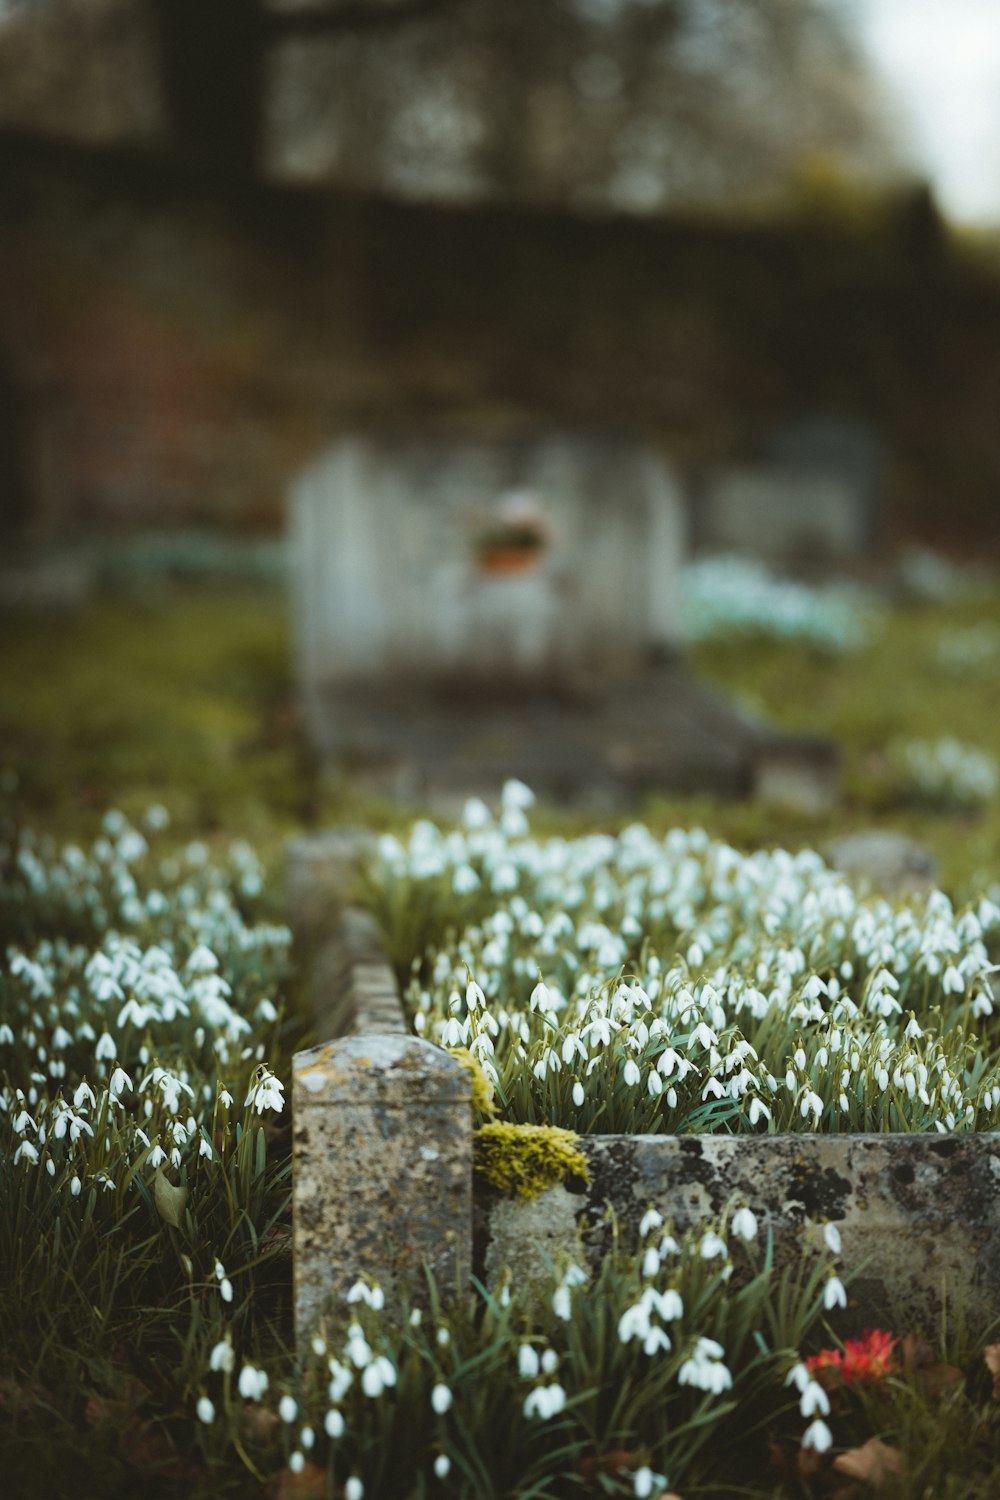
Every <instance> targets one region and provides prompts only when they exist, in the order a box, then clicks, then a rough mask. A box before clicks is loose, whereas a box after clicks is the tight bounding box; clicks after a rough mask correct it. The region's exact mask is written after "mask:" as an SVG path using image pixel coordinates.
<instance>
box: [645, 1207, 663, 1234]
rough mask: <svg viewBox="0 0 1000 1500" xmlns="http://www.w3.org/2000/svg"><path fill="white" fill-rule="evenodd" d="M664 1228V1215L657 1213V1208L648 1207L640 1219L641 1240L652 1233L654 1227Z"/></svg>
mask: <svg viewBox="0 0 1000 1500" xmlns="http://www.w3.org/2000/svg"><path fill="white" fill-rule="evenodd" d="M662 1228H663V1215H662V1214H659V1213H657V1211H656V1209H655V1208H647V1210H646V1212H645V1213H644V1214H643V1216H642V1218H641V1219H640V1220H639V1238H640V1239H641V1240H644V1239H645V1238H646V1236H647V1234H651V1233H652V1231H653V1230H654V1229H662Z"/></svg>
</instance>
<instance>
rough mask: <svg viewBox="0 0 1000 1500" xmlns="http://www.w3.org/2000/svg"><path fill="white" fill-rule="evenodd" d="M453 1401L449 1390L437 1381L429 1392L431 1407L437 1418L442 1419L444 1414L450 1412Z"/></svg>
mask: <svg viewBox="0 0 1000 1500" xmlns="http://www.w3.org/2000/svg"><path fill="white" fill-rule="evenodd" d="M453 1399H454V1398H453V1396H452V1394H451V1390H450V1388H449V1387H448V1386H446V1385H444V1384H443V1382H441V1381H438V1383H437V1385H436V1386H435V1387H434V1389H433V1390H432V1391H431V1406H432V1408H433V1409H434V1411H435V1412H436V1413H437V1415H438V1416H439V1417H443V1416H444V1414H445V1412H446V1411H449V1410H450V1408H451V1403H452V1401H453Z"/></svg>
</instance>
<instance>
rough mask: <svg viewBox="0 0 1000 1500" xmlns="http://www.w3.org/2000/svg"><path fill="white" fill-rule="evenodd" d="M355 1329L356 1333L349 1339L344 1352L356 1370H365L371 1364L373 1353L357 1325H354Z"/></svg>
mask: <svg viewBox="0 0 1000 1500" xmlns="http://www.w3.org/2000/svg"><path fill="white" fill-rule="evenodd" d="M353 1327H354V1328H355V1330H356V1331H355V1332H353V1333H351V1334H350V1336H349V1337H348V1340H347V1344H346V1345H345V1349H344V1352H345V1353H346V1355H347V1357H348V1359H349V1360H350V1361H351V1364H352V1365H353V1366H354V1368H355V1369H356V1370H364V1369H367V1367H368V1366H369V1365H370V1364H371V1361H372V1351H371V1348H370V1346H369V1344H368V1340H367V1339H366V1338H365V1336H364V1334H363V1333H362V1332H361V1330H360V1328H358V1326H357V1324H354V1325H353Z"/></svg>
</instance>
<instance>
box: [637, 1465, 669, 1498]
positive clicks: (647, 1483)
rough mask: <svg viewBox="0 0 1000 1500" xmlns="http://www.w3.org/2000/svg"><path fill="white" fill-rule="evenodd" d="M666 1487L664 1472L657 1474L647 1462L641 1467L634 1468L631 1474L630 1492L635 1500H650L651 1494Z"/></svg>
mask: <svg viewBox="0 0 1000 1500" xmlns="http://www.w3.org/2000/svg"><path fill="white" fill-rule="evenodd" d="M666 1487H667V1477H666V1475H665V1474H657V1473H656V1472H655V1471H654V1470H653V1469H651V1468H650V1467H649V1465H648V1464H644V1465H643V1466H642V1468H641V1469H636V1471H635V1473H634V1474H633V1475H632V1493H633V1495H635V1497H636V1500H650V1497H651V1496H653V1495H658V1494H660V1493H661V1491H663V1490H665V1489H666Z"/></svg>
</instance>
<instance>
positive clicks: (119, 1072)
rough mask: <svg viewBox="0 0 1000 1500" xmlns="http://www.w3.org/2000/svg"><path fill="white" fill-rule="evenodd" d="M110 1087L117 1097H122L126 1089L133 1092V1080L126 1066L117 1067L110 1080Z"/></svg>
mask: <svg viewBox="0 0 1000 1500" xmlns="http://www.w3.org/2000/svg"><path fill="white" fill-rule="evenodd" d="M108 1089H109V1090H110V1092H111V1095H112V1097H113V1098H115V1099H120V1098H121V1096H122V1094H123V1093H124V1092H125V1090H126V1089H128V1091H129V1093H131V1092H132V1080H131V1078H130V1077H129V1076H128V1074H127V1073H126V1071H125V1069H124V1068H115V1070H114V1072H113V1073H112V1074H111V1077H110V1079H109V1080H108Z"/></svg>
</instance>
